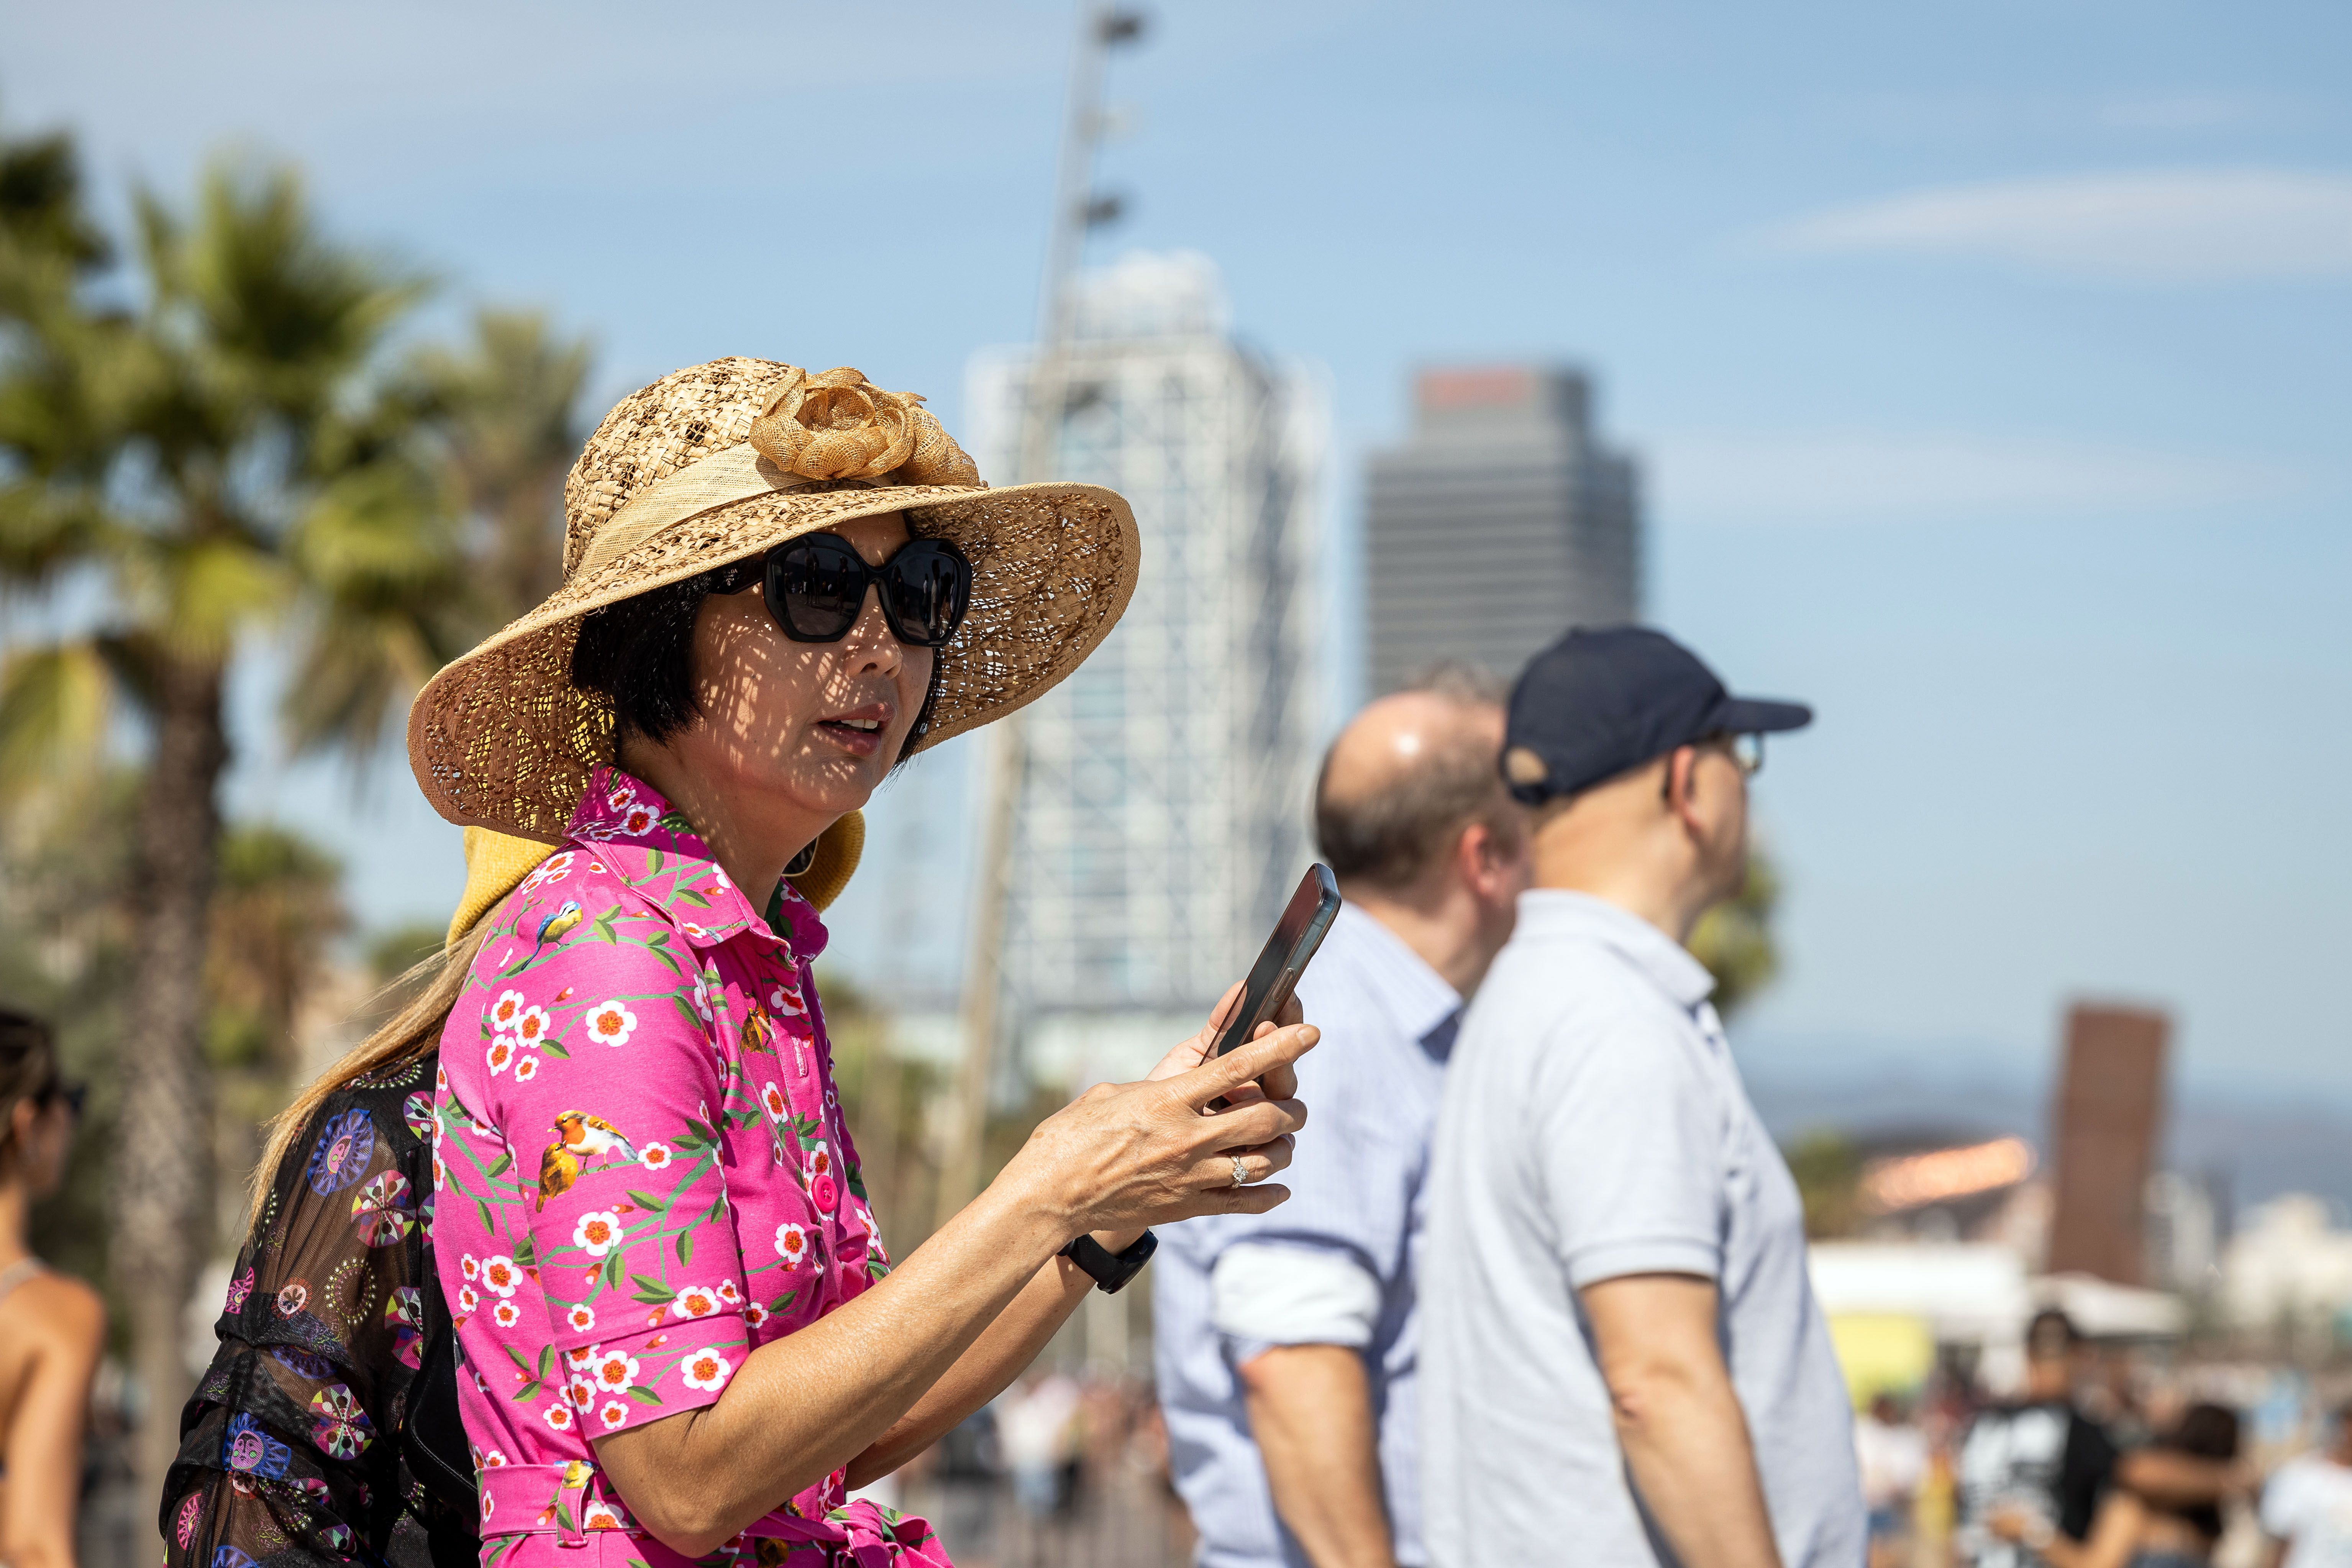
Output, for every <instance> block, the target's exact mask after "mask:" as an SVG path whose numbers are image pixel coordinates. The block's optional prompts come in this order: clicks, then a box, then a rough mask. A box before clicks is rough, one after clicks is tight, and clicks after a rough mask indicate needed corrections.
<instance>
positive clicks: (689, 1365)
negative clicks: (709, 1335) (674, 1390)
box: [677, 1345, 735, 1390]
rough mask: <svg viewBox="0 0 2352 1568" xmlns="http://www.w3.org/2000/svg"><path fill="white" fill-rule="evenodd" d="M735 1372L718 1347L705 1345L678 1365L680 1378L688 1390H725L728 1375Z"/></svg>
mask: <svg viewBox="0 0 2352 1568" xmlns="http://www.w3.org/2000/svg"><path fill="white" fill-rule="evenodd" d="M734 1370H735V1368H734V1367H733V1366H732V1365H731V1364H730V1363H729V1362H728V1360H727V1358H726V1357H725V1356H723V1355H720V1354H719V1347H718V1346H716V1345H705V1346H703V1347H702V1348H701V1349H700V1350H698V1351H696V1352H694V1353H693V1354H692V1355H690V1356H688V1357H687V1358H686V1359H685V1360H684V1361H682V1362H680V1363H677V1372H678V1376H679V1378H680V1379H681V1380H683V1381H684V1383H685V1384H686V1385H687V1387H688V1388H702V1389H714V1390H715V1389H720V1388H724V1387H726V1386H727V1375H728V1373H731V1372H733V1371H734Z"/></svg>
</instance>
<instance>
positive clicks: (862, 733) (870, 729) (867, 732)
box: [816, 713, 889, 757]
mask: <svg viewBox="0 0 2352 1568" xmlns="http://www.w3.org/2000/svg"><path fill="white" fill-rule="evenodd" d="M888 722H889V721H888V720H887V719H881V718H876V717H872V716H870V715H867V714H863V713H861V714H856V715H853V716H849V717H845V718H840V719H821V720H819V721H817V726H816V728H817V732H818V733H819V734H821V735H823V736H824V738H825V739H826V740H828V741H831V742H833V743H834V744H835V745H836V746H839V747H840V748H841V749H842V750H843V751H845V752H848V753H849V754H850V755H851V756H853V757H870V756H872V755H873V754H874V753H875V752H878V751H880V750H881V749H882V731H884V729H886V728H887V726H888Z"/></svg>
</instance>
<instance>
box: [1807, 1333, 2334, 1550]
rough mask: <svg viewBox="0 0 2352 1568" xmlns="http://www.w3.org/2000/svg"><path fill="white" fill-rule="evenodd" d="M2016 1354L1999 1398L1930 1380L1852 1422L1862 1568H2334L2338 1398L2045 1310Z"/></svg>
mask: <svg viewBox="0 0 2352 1568" xmlns="http://www.w3.org/2000/svg"><path fill="white" fill-rule="evenodd" d="M2025 1348H2026V1362H2025V1374H2024V1382H2023V1386H2022V1387H2021V1388H2020V1389H2018V1390H2017V1391H2015V1392H2014V1394H2013V1395H2011V1396H2007V1397H2002V1396H1997V1395H1994V1394H1989V1393H1987V1392H1986V1391H1985V1390H1983V1389H1982V1388H1981V1387H1979V1385H1978V1384H1977V1383H1976V1382H1975V1380H1974V1379H1972V1378H1971V1377H1969V1376H1967V1375H1965V1374H1964V1373H1959V1372H1957V1371H1956V1370H1955V1369H1954V1368H1953V1367H1952V1366H1950V1365H1947V1366H1945V1367H1942V1368H1939V1370H1938V1372H1937V1374H1936V1375H1935V1376H1934V1377H1933V1378H1931V1379H1930V1381H1929V1383H1928V1384H1927V1386H1926V1387H1924V1388H1921V1389H1918V1390H1916V1391H1913V1392H1912V1393H1911V1394H1909V1395H1907V1396H1897V1395H1895V1394H1885V1393H1882V1394H1877V1395H1875V1396H1874V1398H1873V1399H1872V1400H1871V1402H1870V1405H1869V1406H1868V1408H1867V1409H1866V1410H1865V1411H1864V1413H1863V1414H1862V1415H1860V1416H1859V1417H1858V1419H1857V1420H1856V1422H1855V1426H1854V1446H1855V1451H1856V1455H1857V1458H1858V1460H1859V1462H1860V1468H1861V1472H1862V1479H1863V1489H1864V1498H1865V1500H1866V1501H1867V1502H1868V1505H1869V1509H1870V1532H1871V1534H1870V1563H1871V1568H2036V1565H2038V1564H2048V1565H2049V1568H2204V1565H2207V1564H2212V1565H2217V1568H2352V1400H2347V1399H2346V1398H2345V1397H2344V1395H2345V1394H2346V1392H2347V1387H2352V1385H2347V1384H2341V1383H2338V1384H2326V1383H2322V1384H2319V1385H2317V1386H2315V1385H2314V1384H2312V1383H2311V1382H2310V1380H2308V1379H2307V1378H2306V1377H2305V1375H2304V1374H2303V1373H2298V1372H2294V1371H2291V1370H2288V1369H2284V1368H2278V1367H2272V1366H2266V1365H2259V1364H2252V1363H2235V1362H2204V1361H2188V1362H2184V1361H2181V1360H2179V1358H2177V1357H2176V1356H2173V1355H2169V1354H2163V1355H2159V1354H2158V1353H2155V1350H2156V1348H2155V1347H2150V1346H2139V1345H2133V1344H2130V1343H2111V1344H2100V1343H2096V1342H2092V1341H2089V1340H2086V1339H2085V1338H2084V1337H2083V1336H2082V1335H2081V1334H2079V1333H2078V1332H2077V1331H2076V1330H2075V1328H2074V1324H2073V1323H2072V1322H2071V1321H2069V1320H2068V1319H2067V1318H2066V1317H2065V1316H2064V1314H2063V1313H2061V1312H2058V1311H2055V1310H2045V1311H2043V1312H2041V1313H2039V1314H2037V1315H2036V1316H2035V1318H2034V1319H2033V1321H2032V1323H2031V1324H2030V1325H2029V1327H2028V1330H2027V1334H2026V1347H2025ZM2331 1392H2332V1395H2333V1397H2330V1394H2331Z"/></svg>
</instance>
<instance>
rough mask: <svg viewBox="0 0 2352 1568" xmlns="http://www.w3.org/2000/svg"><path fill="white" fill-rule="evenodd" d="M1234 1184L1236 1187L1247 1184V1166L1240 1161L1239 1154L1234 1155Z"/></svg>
mask: <svg viewBox="0 0 2352 1568" xmlns="http://www.w3.org/2000/svg"><path fill="white" fill-rule="evenodd" d="M1234 1185H1235V1186H1237V1187H1246V1186H1248V1185H1249V1167H1248V1166H1247V1165H1244V1164H1243V1163H1242V1157H1241V1156H1240V1155H1239V1154H1236V1155H1234Z"/></svg>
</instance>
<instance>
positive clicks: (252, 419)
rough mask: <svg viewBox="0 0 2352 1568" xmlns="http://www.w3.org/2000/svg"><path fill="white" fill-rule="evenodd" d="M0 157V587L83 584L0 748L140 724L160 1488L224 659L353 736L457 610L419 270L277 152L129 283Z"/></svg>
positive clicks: (136, 1248)
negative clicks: (342, 224) (266, 653)
mask: <svg viewBox="0 0 2352 1568" xmlns="http://www.w3.org/2000/svg"><path fill="white" fill-rule="evenodd" d="M11 151H12V152H15V153H21V151H22V150H21V149H16V150H11ZM9 166H10V161H9V159H7V158H5V157H0V327H5V329H6V331H5V339H4V340H0V342H5V346H0V580H5V581H8V582H12V583H15V584H24V585H31V586H35V587H55V586H58V585H59V584H67V585H70V586H73V587H76V588H79V590H81V592H80V593H79V594H68V595H53V596H52V601H51V602H52V605H53V610H52V617H51V618H52V619H53V620H55V621H56V622H57V623H58V624H57V625H55V626H47V627H44V628H43V629H42V634H41V635H40V636H37V637H31V638H25V639H20V640H19V641H18V643H17V646H16V648H15V649H14V650H13V652H12V655H11V657H10V658H9V659H8V660H7V663H6V666H5V672H0V759H5V760H7V761H12V762H14V763H17V764H18V765H26V764H37V763H40V762H42V761H44V760H46V761H47V763H49V764H50V765H52V766H62V765H64V764H65V763H68V762H69V761H70V760H71V759H73V758H74V757H76V756H79V755H82V754H85V753H88V752H94V751H96V750H98V749H99V747H98V744H97V742H99V741H100V740H102V738H103V737H104V736H105V735H107V734H108V733H109V732H110V720H109V718H108V714H109V713H110V712H112V713H118V714H125V715H128V716H130V717H131V718H133V719H134V720H136V721H138V728H139V730H140V731H141V732H142V734H143V736H144V738H145V763H146V766H145V772H144V776H143V782H142V785H141V788H140V792H139V797H138V804H137V807H136V821H135V826H134V832H133V857H134V867H135V869H134V873H133V875H134V882H133V889H132V896H131V904H132V908H133V910H134V921H133V925H132V933H131V934H132V944H133V952H132V957H131V982H130V995H129V998H128V1003H127V1006H126V1008H125V1016H124V1037H123V1041H122V1050H121V1059H122V1063H123V1077H122V1082H121V1117H120V1121H119V1125H118V1129H117V1134H116V1137H117V1147H116V1150H115V1159H114V1167H113V1184H112V1192H111V1196H110V1220H111V1239H110V1260H111V1265H112V1268H111V1272H112V1274H113V1276H114V1280H115V1284H116V1287H117V1289H118V1290H119V1291H120V1293H121V1299H122V1300H124V1302H125V1303H126V1306H127V1316H128V1318H129V1322H130V1328H131V1340H132V1347H133V1350H132V1353H133V1365H134V1368H135V1370H136V1372H137V1373H138V1376H139V1380H140V1384H141V1385H142V1393H143V1394H144V1396H145V1401H146V1408H147V1410H148V1412H149V1415H148V1417H147V1419H146V1421H145V1423H144V1424H143V1429H142V1433H141V1435H140V1438H139V1445H138V1456H137V1457H138V1461H139V1469H140V1472H141V1479H142V1485H143V1486H144V1487H145V1488H146V1489H147V1490H148V1492H149V1493H150V1495H156V1494H158V1493H160V1490H161V1486H162V1479H163V1469H164V1468H165V1467H166V1466H167V1465H168V1463H169V1461H170V1458H171V1454H172V1451H173V1447H174V1446H175V1442H176V1430H175V1426H176V1423H175V1422H174V1420H173V1412H175V1411H176V1410H177V1409H178V1408H179V1406H180V1405H181V1403H182V1402H183V1401H184V1398H185V1397H186V1394H187V1393H188V1384H189V1378H188V1373H187V1371H186V1367H185V1364H184V1360H183V1357H182V1353H181V1343H182V1331H181V1322H182V1313H183V1310H184V1306H185V1303H186V1302H187V1300H188V1296H189V1292H190V1289H191V1287H192V1285H193V1283H194V1279H195V1276H196V1273H197V1271H198V1269H199V1268H201V1266H202V1263H203V1261H204V1259H205V1257H206V1256H207V1255H208V1250H209V1240H210V1237H209V1235H208V1232H209V1229H210V1226H209V1225H208V1223H207V1222H208V1221H209V1219H210V1217H211V1215H210V1209H211V1198H210V1194H211V1192H212V1190H213V1187H212V1175H213V1173H212V1172H211V1171H210V1170H209V1169H208V1168H207V1167H208V1166H209V1164H210V1160H209V1154H208V1149H207V1144H208V1142H209V1140H208V1139H207V1138H206V1137H205V1130H206V1129H208V1128H209V1126H210V1125H211V1120H210V1114H209V1089H208V1083H207V1079H206V1074H205V1071H204V1065H203V1064H204V1056H203V1045H204V1038H203V1037H204V1030H205V1014H206V1002H205V958H206V946H207V942H206V937H207V930H208V923H209V919H210V912H211V910H212V906H213V898H214V891H215V881H216V879H217V874H218V869H219V863H220V851H221V839H222V824H221V817H220V812H219V807H218V805H217V802H216V793H217V787H218V784H219V781H220V777H221V774H222V773H223V771H224V770H225V769H226V766H227V764H228V762H229V760H230V737H229V734H228V731H227V726H226V719H225V714H224V710H223V697H224V692H225V689H226V679H227V676H228V671H229V667H230V663H231V659H232V658H233V656H234V655H235V653H236V650H237V648H238V647H239V646H240V644H241V643H243V642H246V641H247V640H248V639H249V638H250V637H253V636H255V635H257V634H270V635H278V636H284V637H290V638H291V639H292V642H293V646H294V647H296V649H297V652H296V654H295V657H294V660H293V666H292V667H293V668H296V669H298V670H300V671H302V672H303V675H302V677H301V679H298V680H296V681H295V682H294V683H293V690H292V691H291V693H290V694H289V709H290V714H291V717H293V718H294V720H295V721H296V732H297V735H298V738H299V740H301V741H302V742H304V743H305V744H310V745H325V744H337V745H341V746H343V747H345V748H347V749H349V750H351V751H352V752H354V753H365V752H369V751H371V750H373V748H374V747H376V746H377V745H378V744H379V743H380V742H382V741H383V738H384V737H385V735H386V734H387V732H388V726H389V724H390V721H391V720H392V718H393V717H394V714H395V712H396V711H397V707H398V705H399V703H400V702H401V700H403V698H404V694H405V692H406V691H407V690H409V689H413V687H414V686H415V683H416V682H417V681H419V680H421V679H423V678H424V677H425V675H427V674H429V673H430V671H431V670H432V669H433V668H436V667H437V666H438V665H439V664H440V663H441V662H443V661H444V660H445V659H446V658H448V657H450V656H451V655H452V654H453V653H454V652H456V651H457V649H458V648H459V647H462V646H463V643H464V641H465V639H466V637H467V633H468V631H470V630H471V629H472V627H473V626H474V625H475V624H476V619H475V616H474V615H473V614H472V613H471V612H470V611H469V610H468V608H467V606H468V605H469V603H470V602H471V601H470V596H469V594H468V591H467V574H466V571H465V569H464V563H463V559H462V551H461V548H460V538H459V536H460V533H461V531H462V521H461V519H460V517H459V514H458V509H457V504H456V500H455V497H454V495H453V493H452V487H451V486H450V485H449V484H448V482H447V480H446V468H445V467H444V466H443V465H442V464H441V463H440V462H439V461H438V460H437V456H436V452H435V451H434V449H433V447H431V444H430V442H429V441H428V440H427V439H426V436H425V432H426V420H425V412H426V411H425V409H424V408H423V407H422V406H421V405H419V403H418V402H417V400H416V399H415V398H414V397H411V396H407V395H403V394H402V392H401V391H400V389H399V388H398V387H397V386H396V385H395V384H394V383H393V381H392V380H391V378H390V377H388V376H387V375H386V374H384V372H383V359H384V354H383V346H384V342H385V339H386V336H387V334H388V333H390V332H391V331H393V329H394V327H395V325H396V324H397V323H398V322H400V321H401V320H402V319H403V317H404V315H405V314H406V312H407V311H408V310H409V309H410V307H411V306H412V305H413V304H414V303H415V300H417V298H418V297H419V295H420V293H421V285H420V283H419V281H418V279H415V278H414V277H413V276H410V275H408V274H406V273H404V271H402V270H401V269H399V268H395V267H394V266H392V265H390V264H388V263H386V262H384V261H383V260H382V259H380V258H375V257H373V256H371V255H369V254H367V253H365V252H363V251H361V250H359V249H356V248H353V247H349V246H346V245H343V244H341V243H339V242H337V241H335V240H333V239H331V238H330V237H328V236H327V235H326V234H325V233H324V232H323V231H322V230H321V228H320V226H319V224H318V222H317V220H316V218H315V216H314V215H313V214H312V212H311V210H310V206H309V205H308V203H307V202H306V200H305V198H304V195H303V192H302V188H301V185H300V183H299V180H298V179H297V177H296V176H295V175H294V174H293V173H292V172H291V171H289V170H287V169H283V168H278V169H258V168H253V167H249V166H247V167H237V166H230V165H226V164H223V165H216V166H215V168H214V169H213V170H212V171H211V172H210V173H209V174H207V176H206V177H205V179H204V181H203V183H202V186H201V189H200V192H199V195H198V198H197V201H196V203H195V205H194V212H193V214H188V215H183V214H182V213H179V212H177V211H174V210H173V208H171V207H170V206H169V205H166V204H165V203H164V202H163V201H162V200H160V199H158V198H157V197H155V196H154V195H152V194H142V195H141V196H140V198H139V201H138V204H137V214H138V227H139V234H138V247H137V253H138V259H139V271H140V276H139V277H138V278H137V279H135V280H127V279H119V278H118V277H116V276H115V275H114V274H112V273H111V272H110V271H108V270H107V269H106V268H105V267H104V265H103V259H104V258H103V255H102V253H100V255H97V256H92V255H90V254H89V247H87V246H81V247H77V246H76V244H75V243H74V242H75V240H76V238H77V237H81V238H87V237H88V236H89V235H90V234H91V233H92V232H93V231H92V230H91V228H90V226H89V224H88V222H87V220H86V219H85V218H83V217H82V216H80V215H81V206H80V195H79V184H78V182H77V181H76V180H75V179H74V177H73V171H72V167H71V161H70V156H69V153H68V155H67V156H66V157H65V158H63V159H62V160H61V161H60V160H59V159H58V158H55V157H52V158H51V159H50V160H49V161H48V163H47V164H46V165H45V166H44V168H43V170H42V171H40V172H41V173H42V174H43V176H44V179H43V180H41V181H32V182H27V184H30V185H32V186H34V187H36V189H35V191H34V194H35V195H37V196H38V197H39V199H38V200H37V201H33V200H28V201H20V202H17V203H16V204H15V205H10V204H9V203H8V201H7V200H6V199H5V198H6V192H7V188H8V183H7V181H6V179H5V171H6V169H7V168H8V167H9ZM60 170H61V171H62V172H61V173H60ZM93 590H94V592H93ZM60 603H64V604H68V605H77V604H78V605H82V606H84V607H85V609H84V613H82V614H80V615H79V616H75V615H72V614H71V613H70V612H69V611H60V610H58V609H56V608H55V607H54V606H56V605H58V604H60Z"/></svg>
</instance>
